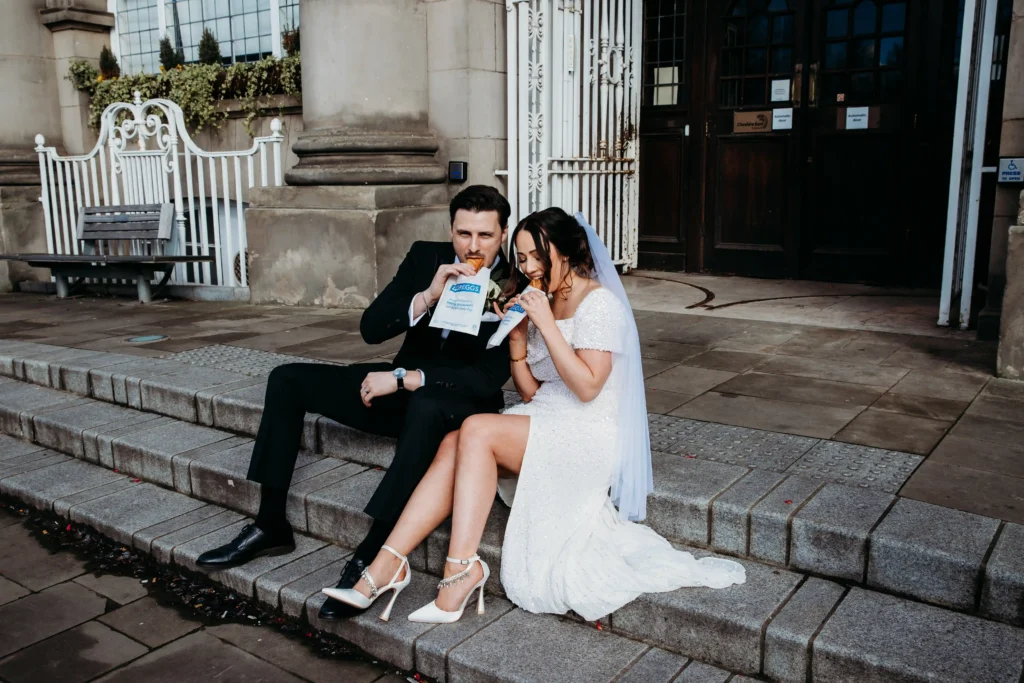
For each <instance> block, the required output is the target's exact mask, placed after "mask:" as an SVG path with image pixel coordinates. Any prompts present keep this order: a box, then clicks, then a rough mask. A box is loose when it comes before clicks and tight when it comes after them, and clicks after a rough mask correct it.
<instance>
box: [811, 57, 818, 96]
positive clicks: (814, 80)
mask: <svg viewBox="0 0 1024 683" xmlns="http://www.w3.org/2000/svg"><path fill="white" fill-rule="evenodd" d="M809 99H810V105H811V106H812V107H817V106H818V63H817V62H815V63H814V64H811V92H810V98H809Z"/></svg>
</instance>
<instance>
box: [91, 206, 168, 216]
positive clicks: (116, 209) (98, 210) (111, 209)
mask: <svg viewBox="0 0 1024 683" xmlns="http://www.w3.org/2000/svg"><path fill="white" fill-rule="evenodd" d="M162 207H163V204H120V205H117V206H86V207H83V210H84V212H85V215H87V216H93V215H96V214H106V213H124V212H125V211H132V212H136V213H138V212H146V213H156V214H159V213H160V211H161V210H162Z"/></svg>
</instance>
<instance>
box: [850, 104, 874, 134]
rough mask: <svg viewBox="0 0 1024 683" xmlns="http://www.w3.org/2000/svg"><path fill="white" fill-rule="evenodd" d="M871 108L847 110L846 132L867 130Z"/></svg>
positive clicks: (851, 108)
mask: <svg viewBox="0 0 1024 683" xmlns="http://www.w3.org/2000/svg"><path fill="white" fill-rule="evenodd" d="M869 111H870V107H849V108H847V110H846V130H867V129H868V113H869Z"/></svg>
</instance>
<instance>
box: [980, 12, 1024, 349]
mask: <svg viewBox="0 0 1024 683" xmlns="http://www.w3.org/2000/svg"><path fill="white" fill-rule="evenodd" d="M999 155H1000V156H1004V157H1008V156H1015V157H1019V156H1024V0H1014V3H1013V19H1012V21H1011V24H1010V45H1009V51H1008V54H1007V60H1006V95H1005V99H1004V100H1003V124H1002V129H1001V131H1000V138H999ZM1019 190H1020V188H1017V187H1014V186H1012V185H997V186H996V203H995V212H994V214H995V215H994V218H993V222H992V223H993V224H992V246H991V247H990V249H989V262H988V264H989V265H988V290H987V292H986V295H985V307H984V308H983V309H982V310H981V312H980V313H979V314H978V338H979V339H987V340H995V339H998V338H999V326H1000V315H1001V311H1002V310H1003V291H1004V288H1005V287H1006V280H1007V274H1008V271H1007V270H1006V269H1005V268H1006V264H1007V251H1006V250H1007V241H1006V240H1007V235H1008V231H1009V230H1010V228H1011V226H1013V225H1015V224H1016V223H1017V211H1018V209H1019V206H1018V198H1017V194H1018V192H1019Z"/></svg>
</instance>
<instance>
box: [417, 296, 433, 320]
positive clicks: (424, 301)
mask: <svg viewBox="0 0 1024 683" xmlns="http://www.w3.org/2000/svg"><path fill="white" fill-rule="evenodd" d="M416 296H418V297H420V298H421V299H423V307H424V308H426V309H427V310H425V311H424V313H426V314H427V317H428V318H429V317H430V304H429V303H427V295H426V294H424V293H423V292H417V294H416Z"/></svg>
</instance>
